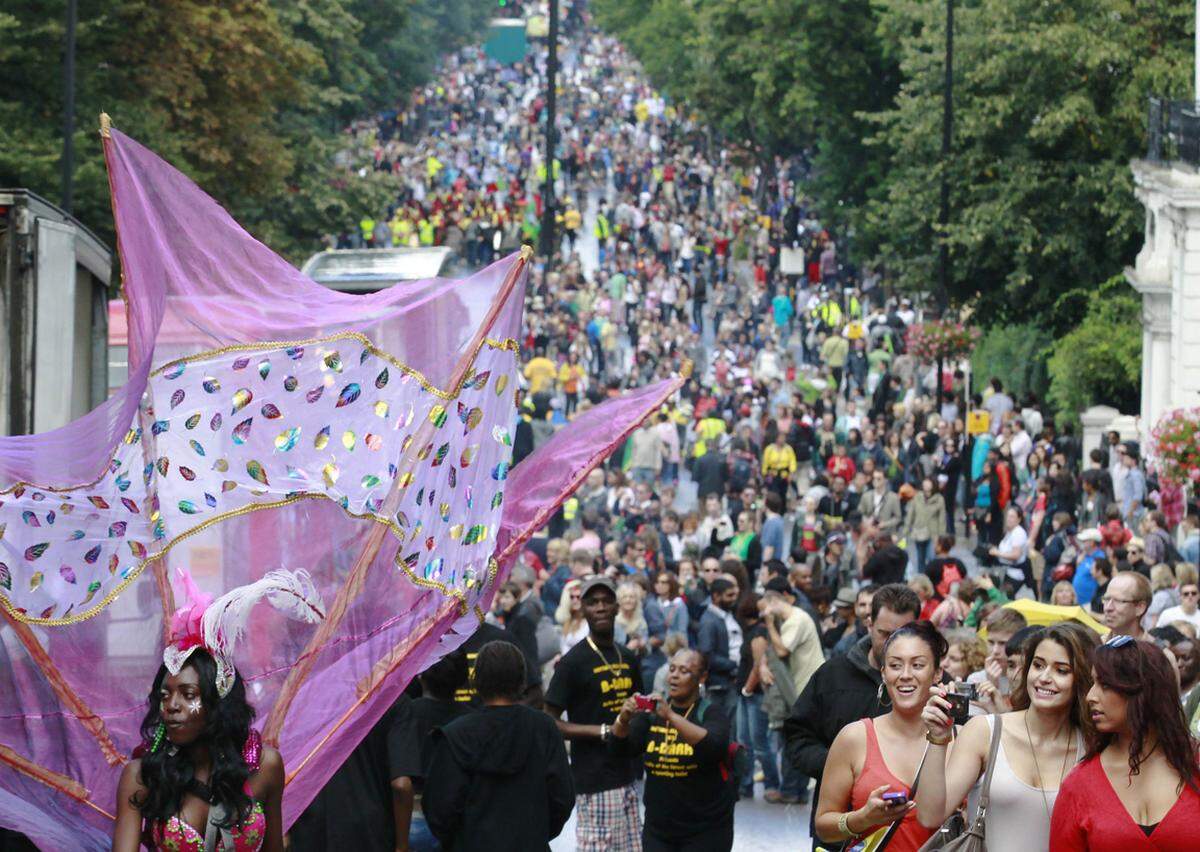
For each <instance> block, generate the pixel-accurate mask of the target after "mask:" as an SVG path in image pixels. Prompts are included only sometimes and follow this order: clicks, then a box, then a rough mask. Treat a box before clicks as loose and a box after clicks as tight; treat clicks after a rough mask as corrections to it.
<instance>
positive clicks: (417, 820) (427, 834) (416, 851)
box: [408, 814, 442, 852]
mask: <svg viewBox="0 0 1200 852" xmlns="http://www.w3.org/2000/svg"><path fill="white" fill-rule="evenodd" d="M408 848H409V850H411V852H437V850H439V849H441V848H442V847H441V844H439V843H438V842H437V838H436V837H434V836H433V832H432V831H430V830H429V823H427V822H425V817H424V816H422V815H421V814H413V815H412V823H411V824H410V825H409V827H408Z"/></svg>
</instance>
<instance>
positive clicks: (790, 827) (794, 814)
mask: <svg viewBox="0 0 1200 852" xmlns="http://www.w3.org/2000/svg"><path fill="white" fill-rule="evenodd" d="M761 797H762V788H761V787H760V788H759V792H758V796H757V797H756V798H755V799H754V800H753V801H751V800H748V799H743V800H742V801H741V802H739V803H738V806H737V810H735V811H734V820H735V822H734V830H733V848H734V850H735V852H799V850H808V849H809V848H810V844H809V833H808V815H809V807H808V805H768V804H767V803H766V802H764V801H763V800H762V798H761ZM550 848H551V849H553V850H554V852H573V850H574V849H575V816H574V814H572V815H571V821H570V822H569V823H567V827H566V828H564V829H563V833H562V834H561V835H559V837H558V839H557V840H555V841H554V842H553V843H551V844H550Z"/></svg>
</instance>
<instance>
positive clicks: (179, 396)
mask: <svg viewBox="0 0 1200 852" xmlns="http://www.w3.org/2000/svg"><path fill="white" fill-rule="evenodd" d="M185 396H187V394H186V393H184V392H183V388H176V389H175V393H173V394H171V410H172V411H174V410H175V409H176V408H178V407H179V404H180V403H181V402H183V398H184V397H185Z"/></svg>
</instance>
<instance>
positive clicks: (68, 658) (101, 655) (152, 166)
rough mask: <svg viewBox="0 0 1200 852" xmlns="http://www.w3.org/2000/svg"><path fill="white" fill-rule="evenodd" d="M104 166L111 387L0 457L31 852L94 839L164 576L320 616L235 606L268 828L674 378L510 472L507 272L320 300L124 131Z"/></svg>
mask: <svg viewBox="0 0 1200 852" xmlns="http://www.w3.org/2000/svg"><path fill="white" fill-rule="evenodd" d="M105 156H106V160H107V163H108V168H109V179H110V184H111V188H112V195H113V209H114V213H115V216H116V222H117V232H118V247H119V249H120V252H121V259H122V265H123V269H124V291H125V294H126V298H127V300H128V308H129V317H128V321H129V327H130V335H129V336H130V353H129V363H130V373H129V375H130V378H129V382H128V384H126V385H125V386H124V387H123V388H122V389H121V390H120V391H119V392H118V393H117V394H116V395H114V396H113V398H112V399H110V400H109V401H108V402H107V403H105V404H104V405H102V406H101V407H100V408H98V409H97V410H95V411H93V412H92V413H90V414H88V415H87V416H85V417H83V418H81V419H80V420H78V421H76V422H74V423H71V424H69V425H68V426H66V427H64V428H62V429H59V430H56V431H54V432H50V433H46V434H42V435H34V436H26V437H10V438H0V615H2V617H3V620H2V621H0V825H3V826H6V827H10V828H14V829H16V830H18V831H22V832H24V833H26V834H28V835H30V836H31V837H33V838H34V839H35V840H36V841H37V842H38V843H39V844H40V845H42V846H43V847H44V848H48V849H104V848H107V847H108V845H109V839H108V838H109V836H110V833H111V830H112V815H113V808H114V796H115V792H116V783H117V779H118V776H119V773H120V765H121V764H122V763H124V762H125V761H126V759H127V755H129V754H130V752H131V751H132V749H133V748H134V747H135V746H136V745H137V744H138V743H139V741H140V733H139V725H140V722H141V719H142V716H143V715H144V713H145V711H146V696H147V694H148V691H149V688H150V686H151V684H152V681H153V678H154V674H155V672H156V671H157V669H158V666H159V665H160V663H161V661H162V659H163V648H164V645H165V644H166V643H167V640H168V639H169V633H170V627H171V616H172V614H173V613H174V612H175V610H176V608H177V603H176V599H175V593H176V591H175V589H174V588H173V587H172V584H171V582H170V580H169V578H170V576H171V575H170V573H169V569H171V568H173V567H181V568H188V569H189V570H190V572H191V575H192V577H193V578H194V579H195V582H196V584H197V587H198V588H197V589H196V593H197V594H209V595H212V596H214V597H217V596H221V595H224V594H226V593H228V592H230V591H231V590H233V589H235V588H237V587H241V586H249V585H250V584H253V583H255V582H258V581H261V580H263V579H264V577H266V576H267V575H268V574H269V572H280V571H297V570H303V571H306V572H307V573H308V576H309V577H311V582H312V584H313V592H314V593H315V598H319V599H320V600H321V601H323V602H324V611H323V613H322V615H323V618H322V619H321V620H320V621H319V622H318V623H304V622H297V621H291V620H288V619H287V618H286V617H285V615H284V614H283V613H280V612H277V611H275V610H274V609H271V608H266V607H260V608H258V609H255V610H254V612H253V615H252V616H250V617H249V618H245V619H244V630H245V634H246V635H245V640H244V641H243V642H241V644H240V645H239V647H238V648H236V649H233V651H232V654H233V656H234V659H235V660H236V663H237V666H238V670H239V671H240V672H241V674H242V676H243V677H244V678H245V680H246V684H247V695H248V697H249V699H250V701H251V703H252V704H254V706H255V707H256V708H257V710H258V713H259V718H258V722H257V725H258V726H259V727H261V728H262V731H263V735H264V738H265V739H266V741H267V742H268V743H273V744H277V745H278V747H279V749H280V750H281V751H282V753H283V756H284V760H285V764H286V767H287V789H286V793H285V796H284V816H285V822H286V823H287V824H290V823H291V822H292V821H293V820H294V819H295V818H296V817H297V816H298V815H299V814H300V812H301V811H302V810H303V809H304V807H305V806H306V805H307V804H308V802H310V801H311V800H312V797H313V796H314V795H315V794H316V792H317V791H318V790H319V789H320V787H321V786H322V785H323V784H324V782H325V781H326V780H327V779H328V777H329V776H330V775H331V774H332V773H333V772H334V770H335V769H336V768H337V767H338V766H339V765H340V764H341V762H342V761H343V759H344V758H345V757H346V755H347V754H348V753H349V752H350V750H351V749H353V747H354V746H355V745H356V744H357V743H358V742H359V741H360V740H361V739H362V737H363V736H364V735H365V734H366V732H367V731H368V730H369V729H370V727H371V725H373V724H374V722H375V721H376V720H377V719H378V718H379V717H380V716H381V715H382V714H383V712H384V711H385V710H386V709H387V708H388V707H389V706H390V705H391V703H392V702H393V701H394V700H395V699H396V697H397V696H398V695H399V693H400V691H401V690H402V689H403V687H404V686H405V684H406V683H407V682H408V681H409V680H410V679H411V678H412V677H413V676H414V675H415V674H416V673H417V672H419V671H420V670H421V669H423V668H425V667H426V666H427V665H429V664H430V663H431V662H432V661H433V660H435V659H437V657H439V656H440V655H441V654H443V653H445V652H447V651H448V650H451V649H453V648H454V647H457V645H458V644H460V643H461V642H462V641H464V639H465V638H466V636H468V635H470V633H471V632H472V630H473V629H474V627H475V626H476V625H477V624H478V623H479V618H480V617H481V614H482V611H483V610H485V609H486V608H488V607H489V606H490V605H491V601H492V598H493V596H494V593H495V589H496V586H497V584H498V583H499V582H500V580H501V579H502V578H503V577H504V576H505V575H506V572H507V570H508V568H509V566H510V565H511V562H512V558H513V554H514V553H515V552H516V549H517V548H518V547H519V544H520V542H521V541H523V540H524V539H525V538H527V537H528V536H529V535H530V534H531V533H532V532H533V531H534V530H535V529H536V528H537V527H538V526H540V525H541V524H542V523H544V521H545V519H546V518H547V517H548V516H549V514H550V513H551V512H553V510H554V509H555V508H556V507H557V506H558V505H559V504H560V503H561V502H562V500H564V499H565V498H566V496H567V495H568V494H569V493H570V491H571V490H572V489H573V488H574V487H575V486H576V485H577V484H578V483H579V481H580V480H581V478H582V477H583V476H586V474H587V472H588V471H589V470H590V469H591V468H592V467H594V466H595V465H596V464H597V463H599V462H600V461H601V460H602V459H603V458H604V456H605V455H606V454H607V453H609V452H611V450H612V449H613V448H614V447H615V446H616V445H617V444H619V443H620V442H621V441H622V440H623V439H624V438H625V437H626V436H627V435H628V434H629V432H630V431H632V430H633V429H634V428H635V427H636V425H637V424H638V423H639V422H640V421H641V420H642V419H643V418H644V417H645V416H646V415H647V414H648V413H649V412H650V411H652V410H654V409H655V408H656V407H658V406H659V405H660V404H661V403H662V402H663V401H665V400H666V399H667V398H668V397H670V396H671V395H672V394H673V393H675V391H676V390H677V389H678V387H679V385H680V384H681V382H682V379H680V378H676V379H670V380H666V381H663V382H660V383H658V384H656V385H653V386H650V387H648V388H643V389H641V390H639V391H638V392H636V393H634V394H631V395H629V396H627V397H624V398H621V399H618V400H614V401H612V402H610V403H606V404H605V405H602V406H599V407H597V408H595V409H593V410H591V411H590V412H588V413H587V414H585V415H583V416H582V417H580V418H579V419H578V420H576V421H575V422H574V423H572V424H571V425H570V426H568V427H566V428H565V429H563V430H562V431H560V432H559V433H558V434H557V435H555V436H554V438H553V439H552V440H551V441H549V442H548V443H547V444H546V445H545V446H543V447H542V448H541V449H540V450H539V451H538V452H536V453H534V454H533V455H532V456H530V457H529V458H528V459H526V460H525V461H524V462H523V463H522V464H521V465H520V466H519V467H518V468H516V470H515V471H514V472H513V474H512V476H511V477H509V472H508V468H509V462H510V459H511V454H512V448H511V437H510V430H511V429H512V428H513V424H514V423H515V421H516V410H515V400H514V390H515V388H516V386H517V382H518V375H517V370H518V360H517V345H516V343H515V340H514V339H515V338H516V337H517V336H518V335H519V333H520V326H521V309H522V305H523V299H524V286H525V277H526V275H525V273H526V269H525V262H526V261H525V257H524V256H523V255H513V256H511V257H509V258H506V259H504V260H502V261H499V262H498V263H495V264H493V265H492V266H490V267H488V268H487V269H485V270H483V271H482V272H480V273H478V274H476V275H474V276H472V277H470V278H468V279H465V280H461V281H448V280H443V279H431V280H427V281H419V282H411V283H406V284H403V285H400V286H396V287H393V288H391V289H389V290H385V291H382V292H379V293H374V294H370V295H365V296H357V295H347V294H342V293H337V292H333V291H331V290H328V289H326V288H324V287H321V286H320V285H318V284H316V283H315V282H313V281H311V280H309V279H308V278H305V277H304V276H303V275H301V274H300V273H299V272H298V271H296V270H295V269H294V268H293V267H291V266H290V265H288V264H287V263H286V262H285V261H283V260H282V259H281V258H280V257H278V256H277V255H275V254H274V253H273V252H271V251H270V249H268V248H267V247H266V246H264V245H262V244H261V243H259V242H257V241H256V240H254V239H253V238H252V237H250V236H249V235H248V234H246V233H245V231H243V230H242V229H241V227H240V226H238V224H237V223H236V222H235V221H234V220H233V219H232V218H230V216H229V215H228V214H227V213H226V212H225V211H224V210H223V209H221V208H220V207H219V206H218V205H217V204H216V203H215V202H214V201H213V200H212V199H211V198H209V197H208V196H207V195H205V194H204V193H203V192H202V191H201V190H200V189H199V188H198V187H196V186H195V185H194V184H193V183H192V182H191V181H189V180H188V179H187V178H185V177H184V176H183V175H182V174H180V173H179V172H178V171H176V170H175V169H174V168H172V167H171V166H170V165H168V164H167V163H165V162H163V161H162V160H160V159H159V158H158V157H156V156H155V155H154V154H153V153H151V152H150V151H148V150H147V149H145V148H143V147H142V146H141V145H139V144H137V143H136V142H134V141H133V140H132V139H130V138H128V137H127V136H124V135H123V134H121V133H120V132H118V131H116V130H112V131H111V134H110V135H108V136H107V137H106V139H105ZM180 591H181V592H182V591H183V589H182V587H181V588H180ZM239 623H240V622H239Z"/></svg>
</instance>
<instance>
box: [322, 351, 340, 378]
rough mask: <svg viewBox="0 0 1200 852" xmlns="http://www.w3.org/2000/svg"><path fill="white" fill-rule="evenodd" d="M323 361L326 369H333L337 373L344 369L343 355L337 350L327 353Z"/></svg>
mask: <svg viewBox="0 0 1200 852" xmlns="http://www.w3.org/2000/svg"><path fill="white" fill-rule="evenodd" d="M321 363H322V364H324V365H325V369H327V370H333V371H334V372H335V373H340V372H341V371H342V356H341V355H339V354H338V353H337V352H336V351H335V352H330V353H329V354H328V355H326V356H325V357H324V358H323V359H322V362H321Z"/></svg>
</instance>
